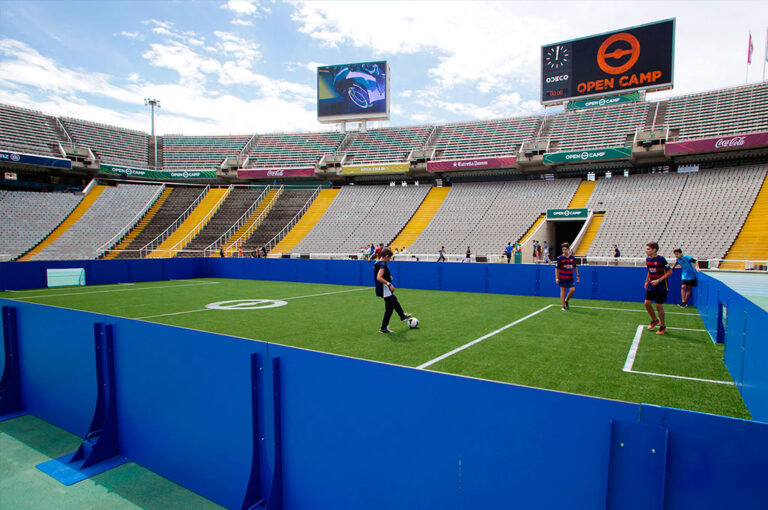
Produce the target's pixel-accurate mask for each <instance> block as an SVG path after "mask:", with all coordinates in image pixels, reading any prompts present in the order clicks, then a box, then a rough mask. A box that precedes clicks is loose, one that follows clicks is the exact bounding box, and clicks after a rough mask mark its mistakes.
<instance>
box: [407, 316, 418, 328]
mask: <svg viewBox="0 0 768 510" xmlns="http://www.w3.org/2000/svg"><path fill="white" fill-rule="evenodd" d="M408 327H409V328H411V329H416V328H418V327H419V319H417V318H416V317H411V318H410V319H408Z"/></svg>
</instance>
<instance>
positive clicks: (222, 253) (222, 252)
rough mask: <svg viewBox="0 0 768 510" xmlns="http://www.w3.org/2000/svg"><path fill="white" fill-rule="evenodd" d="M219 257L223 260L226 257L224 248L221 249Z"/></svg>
mask: <svg viewBox="0 0 768 510" xmlns="http://www.w3.org/2000/svg"><path fill="white" fill-rule="evenodd" d="M219 256H221V258H224V257H226V254H225V253H224V247H223V246H222V247H221V248H219Z"/></svg>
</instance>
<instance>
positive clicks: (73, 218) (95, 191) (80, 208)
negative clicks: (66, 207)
mask: <svg viewBox="0 0 768 510" xmlns="http://www.w3.org/2000/svg"><path fill="white" fill-rule="evenodd" d="M105 189H107V187H106V186H104V185H101V184H99V185H96V186H94V187H93V188H92V189H91V191H90V192H89V193H88V195H86V196H85V198H83V199H82V200H81V201H80V203H79V204H77V207H75V209H74V210H73V211H72V212H71V213H70V214H69V216H67V218H66V219H65V220H64V221H62V222H61V223H60V224H59V226H58V227H56V228H55V229H53V232H51V233H50V234H48V237H46V238H45V239H43V240H42V241H41V242H40V244H38V245H37V246H35V247H34V248H32V249H31V250H29V251H28V252H27V253H26V254H25V255H24V256H23V257H19V259H18V260H19V261H20V262H26V261H28V260H32V257H34V256H35V255H37V254H38V253H40V252H41V251H43V250H44V249H45V248H47V247H48V246H50V245H51V244H53V242H54V241H55V240H56V239H58V238H59V237H60V236H61V235H62V234H63V233H64V232H66V231H67V230H69V228H70V227H71V226H72V225H74V224H75V223H77V220H79V219H80V218H81V217H82V216H83V214H85V211H87V210H88V209H89V208H90V207H91V205H93V203H94V202H95V201H96V199H97V198H99V195H101V193H102V192H103V191H104V190H105Z"/></svg>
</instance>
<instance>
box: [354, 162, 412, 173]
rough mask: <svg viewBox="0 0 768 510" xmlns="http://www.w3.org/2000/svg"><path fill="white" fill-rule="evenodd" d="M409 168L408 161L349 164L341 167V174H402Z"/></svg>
mask: <svg viewBox="0 0 768 510" xmlns="http://www.w3.org/2000/svg"><path fill="white" fill-rule="evenodd" d="M410 169H411V164H410V163H379V164H372V165H349V166H342V167H341V175H360V174H404V173H406V172H408V171H409V170H410Z"/></svg>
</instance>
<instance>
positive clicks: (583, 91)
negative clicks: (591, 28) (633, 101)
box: [541, 19, 675, 104]
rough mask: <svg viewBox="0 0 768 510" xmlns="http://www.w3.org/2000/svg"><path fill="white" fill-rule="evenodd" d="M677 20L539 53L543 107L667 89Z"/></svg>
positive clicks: (557, 45)
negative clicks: (570, 101)
mask: <svg viewBox="0 0 768 510" xmlns="http://www.w3.org/2000/svg"><path fill="white" fill-rule="evenodd" d="M674 46H675V20H674V19H668V20H664V21H658V22H655V23H649V24H647V25H640V26H637V27H631V28H626V29H623V30H618V31H616V32H609V33H607V34H600V35H594V36H590V37H585V38H583V39H574V40H571V41H564V42H560V43H555V44H548V45H546V46H542V47H541V102H542V103H543V104H552V103H560V102H563V101H567V100H570V99H572V98H577V97H578V98H581V97H589V96H599V95H604V94H616V93H619V92H627V91H632V90H652V89H661V88H671V87H672V78H673V62H674V49H675V48H674Z"/></svg>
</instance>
